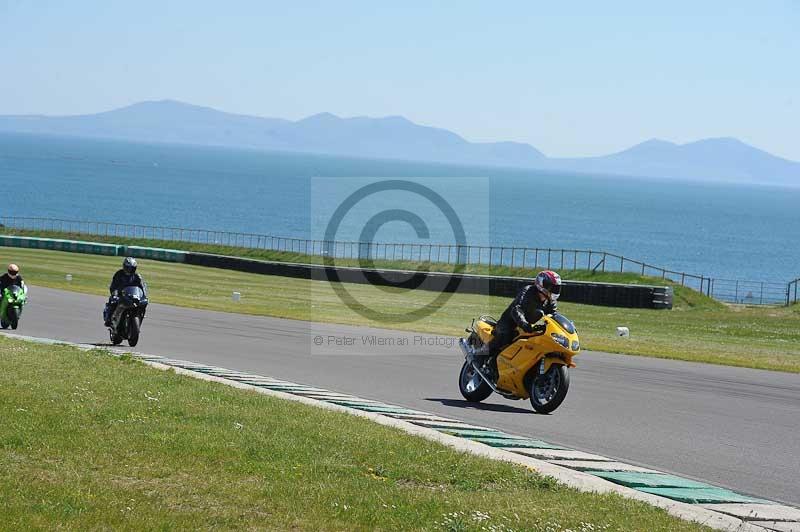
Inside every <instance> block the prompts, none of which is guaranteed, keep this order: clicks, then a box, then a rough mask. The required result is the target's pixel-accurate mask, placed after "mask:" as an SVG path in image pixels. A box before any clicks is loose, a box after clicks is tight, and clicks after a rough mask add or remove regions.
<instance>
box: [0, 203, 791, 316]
mask: <svg viewBox="0 0 800 532" xmlns="http://www.w3.org/2000/svg"><path fill="white" fill-rule="evenodd" d="M0 224H2V225H4V226H6V227H8V228H12V229H23V230H30V231H58V232H62V233H69V234H77V235H100V236H105V237H112V236H113V237H123V238H140V239H149V240H160V241H165V242H193V243H199V244H216V245H223V246H231V247H241V248H249V249H262V250H270V251H280V252H287V253H297V254H301V255H313V256H332V257H335V258H349V259H368V260H387V261H409V262H412V261H413V262H436V263H446V264H470V265H484V266H506V267H512V268H531V269H536V268H548V269H551V268H552V269H557V270H561V271H575V270H592V271H602V272H618V273H625V272H629V273H636V274H638V275H643V276H644V275H646V276H650V277H658V278H661V279H669V280H671V281H673V282H675V283H679V284H680V285H681V286H687V287H689V288H693V289H695V290H697V291H699V292H702V293H704V294H706V295H708V296H710V297H714V298H716V299H718V300H721V301H727V302H732V303H743V304H772V305H774V304H789V303H790V301H791V297H792V293H791V292H792V283H794V285H793V286H794V292H793V294H794V295H793V297H794V299H793V301H797V284H798V281H797V280H795V281H792V282H791V283H789V286H788V287H787V284H786V283H777V282H775V283H773V282H759V281H742V280H729V279H714V278H711V277H708V276H705V275H697V274H691V273H686V272H679V271H675V270H669V269H666V268H662V267H659V266H654V265H652V264H647V263H646V262H643V261H639V260H635V259H631V258H628V257H624V256H622V255H618V254H615V253H609V252H607V251H595V250H582V249H556V248H530V247H518V246H460V245H455V244H423V243H401V242H394V243H390V242H357V241H342V240H337V241H325V240H313V239H304V238H290V237H282V236H275V235H265V234H258V233H245V232H231V231H217V230H212V229H188V228H183V227H169V226H154V225H142V224H120V223H115V222H98V221H88V220H67V219H59V218H43V217H23V216H0Z"/></svg>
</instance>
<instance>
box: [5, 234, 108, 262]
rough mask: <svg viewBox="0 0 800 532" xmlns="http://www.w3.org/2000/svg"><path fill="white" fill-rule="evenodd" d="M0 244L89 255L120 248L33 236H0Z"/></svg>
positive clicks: (105, 252)
mask: <svg viewBox="0 0 800 532" xmlns="http://www.w3.org/2000/svg"><path fill="white" fill-rule="evenodd" d="M0 246H4V247H16V248H31V249H47V250H51V251H68V252H71V253H87V254H90V255H109V256H112V257H114V256H117V255H120V248H123V247H124V246H118V245H116V244H99V243H97V242H83V241H81V240H60V239H55V238H34V237H27V236H0Z"/></svg>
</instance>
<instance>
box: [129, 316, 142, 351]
mask: <svg viewBox="0 0 800 532" xmlns="http://www.w3.org/2000/svg"><path fill="white" fill-rule="evenodd" d="M129 320H130V321H128V345H129V346H131V347H136V344H138V343H139V331H140V330H141V327H142V319H141V318H140V317H139V316H131V317H130V318H129Z"/></svg>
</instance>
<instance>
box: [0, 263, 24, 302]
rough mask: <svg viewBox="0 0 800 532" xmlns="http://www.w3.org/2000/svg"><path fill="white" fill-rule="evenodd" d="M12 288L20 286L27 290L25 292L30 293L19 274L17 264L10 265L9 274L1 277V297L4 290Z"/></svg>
mask: <svg viewBox="0 0 800 532" xmlns="http://www.w3.org/2000/svg"><path fill="white" fill-rule="evenodd" d="M10 286H19V287H20V288H22V289H23V290H25V292H27V291H28V287H26V286H25V283H24V282H23V280H22V275H20V273H19V266H17V265H16V264H9V265H8V273H4V274H3V275H0V295H2V294H3V290H5V289H6V288H8V287H10Z"/></svg>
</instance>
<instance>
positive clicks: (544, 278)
mask: <svg viewBox="0 0 800 532" xmlns="http://www.w3.org/2000/svg"><path fill="white" fill-rule="evenodd" d="M533 284H534V285H535V286H536V288H537V289H538V290H539V291H540V292H541V293H543V294H544V295H546V296H547V299H549V300H550V301H553V302H555V300H556V299H558V296H560V295H561V276H560V275H558V274H557V273H556V272H554V271H550V270H545V271H543V272H539V274H538V275H537V276H536V279H535V280H534V281H533Z"/></svg>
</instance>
